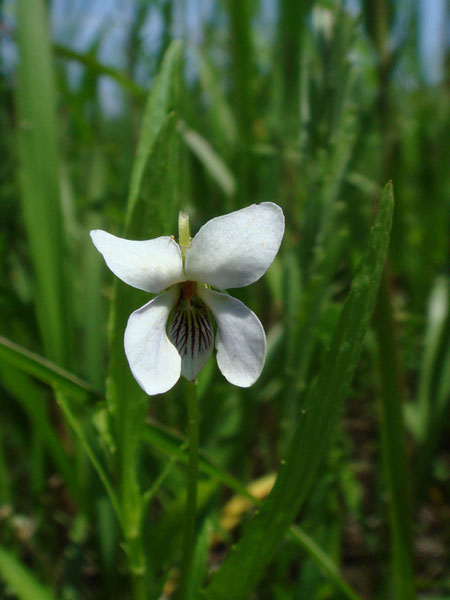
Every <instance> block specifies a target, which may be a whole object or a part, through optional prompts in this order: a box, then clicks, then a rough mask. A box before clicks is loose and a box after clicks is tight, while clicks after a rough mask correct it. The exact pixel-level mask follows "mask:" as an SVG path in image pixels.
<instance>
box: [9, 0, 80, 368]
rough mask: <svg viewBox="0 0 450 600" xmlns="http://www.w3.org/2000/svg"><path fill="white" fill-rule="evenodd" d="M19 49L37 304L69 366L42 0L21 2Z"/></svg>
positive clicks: (46, 332) (58, 354)
mask: <svg viewBox="0 0 450 600" xmlns="http://www.w3.org/2000/svg"><path fill="white" fill-rule="evenodd" d="M17 18H18V28H17V41H18V50H19V66H18V85H17V92H16V103H17V113H18V128H17V145H18V153H19V160H20V184H21V192H22V193H21V204H22V210H23V215H24V219H25V227H26V233H27V241H28V245H29V256H30V260H31V263H32V265H33V269H34V274H35V280H34V284H35V293H34V295H33V297H34V302H35V309H36V312H37V315H38V322H39V327H40V331H41V336H42V340H43V343H44V347H45V350H46V352H47V353H48V355H49V357H50V358H51V359H52V360H54V361H57V362H58V363H60V364H62V365H64V366H67V365H68V362H69V355H70V343H69V340H70V335H69V334H70V331H71V328H70V324H69V323H70V321H69V307H70V303H69V302H67V301H66V297H67V291H68V290H67V288H66V286H67V281H66V280H65V275H64V273H65V271H64V260H65V258H66V249H67V248H66V243H65V240H64V232H63V219H62V208H61V199H60V189H59V161H58V146H57V137H58V132H57V121H56V108H55V106H56V101H55V86H54V79H53V71H52V62H51V53H50V43H49V36H48V29H47V22H46V14H45V9H44V2H43V1H42V0H20V1H19V2H18V3H17Z"/></svg>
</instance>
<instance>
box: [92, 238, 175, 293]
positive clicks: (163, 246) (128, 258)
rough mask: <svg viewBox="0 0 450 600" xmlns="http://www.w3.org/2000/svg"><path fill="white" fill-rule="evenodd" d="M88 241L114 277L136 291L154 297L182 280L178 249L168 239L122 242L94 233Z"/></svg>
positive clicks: (173, 242) (172, 241)
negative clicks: (144, 292) (153, 295)
mask: <svg viewBox="0 0 450 600" xmlns="http://www.w3.org/2000/svg"><path fill="white" fill-rule="evenodd" d="M91 238H92V241H93V242H94V245H95V247H96V248H97V250H98V251H99V252H101V254H102V255H103V258H104V259H105V262H106V264H107V265H108V267H109V268H110V269H111V271H112V272H113V273H114V275H117V277H119V279H121V280H122V281H124V282H125V283H128V285H131V286H133V287H135V288H138V289H139V290H145V291H146V292H151V293H152V294H157V293H158V292H160V291H161V290H164V289H165V288H167V287H169V286H170V285H173V284H174V283H178V282H180V281H184V279H185V277H184V274H183V261H182V258H181V251H180V247H179V246H178V244H177V243H176V242H175V241H174V240H173V239H172V238H171V237H169V236H162V237H158V238H155V239H153V240H144V241H136V240H125V239H123V238H119V237H116V236H115V235H112V234H110V233H107V232H106V231H102V230H101V229H95V230H94V231H91Z"/></svg>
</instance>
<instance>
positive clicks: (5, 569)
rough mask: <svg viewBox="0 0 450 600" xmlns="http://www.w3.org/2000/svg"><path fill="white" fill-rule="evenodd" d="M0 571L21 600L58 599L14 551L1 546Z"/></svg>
mask: <svg viewBox="0 0 450 600" xmlns="http://www.w3.org/2000/svg"><path fill="white" fill-rule="evenodd" d="M0 573H1V575H2V579H3V581H5V582H6V583H7V584H8V585H9V586H11V588H12V589H13V590H14V592H15V594H16V597H17V598H19V599H20V600H56V596H54V595H53V592H51V590H49V589H48V588H46V587H44V586H43V585H42V583H40V582H39V581H38V580H37V579H36V578H35V576H34V575H33V573H32V571H31V569H30V568H28V567H26V566H25V565H24V564H23V563H22V562H20V561H19V560H18V559H17V558H16V557H15V556H14V554H13V553H12V552H10V551H9V550H7V549H6V548H2V547H0Z"/></svg>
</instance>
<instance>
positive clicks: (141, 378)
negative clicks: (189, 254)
mask: <svg viewBox="0 0 450 600" xmlns="http://www.w3.org/2000/svg"><path fill="white" fill-rule="evenodd" d="M178 293H179V290H178V286H175V287H172V288H171V289H169V290H168V291H167V292H164V293H163V294H160V295H159V296H156V298H153V300H150V302H147V304H145V305H144V306H142V307H141V308H139V309H138V310H135V311H134V312H133V313H132V314H131V315H130V318H129V319H128V323H127V327H126V329H125V337H124V346H125V354H126V356H127V359H128V363H129V365H130V369H131V372H132V373H133V377H134V378H135V379H136V381H137V382H138V384H139V385H140V386H141V388H142V389H143V390H144V391H145V392H146V393H147V394H149V395H150V396H151V395H154V394H162V393H163V392H167V390H170V388H171V387H173V386H174V385H175V384H176V382H177V381H178V379H179V377H180V372H181V358H180V355H179V354H178V352H177V349H176V348H175V346H174V345H173V344H172V343H171V342H170V341H169V338H168V337H167V333H166V327H167V321H168V318H169V313H170V311H171V310H172V308H173V306H174V304H175V302H176V300H177V297H178Z"/></svg>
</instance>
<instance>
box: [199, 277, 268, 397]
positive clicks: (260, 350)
mask: <svg viewBox="0 0 450 600" xmlns="http://www.w3.org/2000/svg"><path fill="white" fill-rule="evenodd" d="M198 294H199V296H201V298H202V299H203V300H204V302H205V304H206V305H207V306H208V307H209V308H210V310H211V311H212V313H213V315H214V318H215V319H216V322H217V333H216V348H217V364H218V365H219V369H220V370H221V372H222V375H223V376H224V377H225V379H227V380H228V381H229V382H230V383H232V384H233V385H237V386H239V387H249V386H251V385H253V384H254V383H255V381H256V380H257V379H258V377H259V376H260V374H261V371H262V368H263V366H264V360H265V357H266V334H265V333H264V329H263V326H262V325H261V322H260V320H259V319H258V317H257V316H256V315H255V313H254V312H252V311H251V310H250V309H249V308H247V307H246V306H245V304H243V303H242V302H241V301H240V300H237V299H236V298H233V297H232V296H228V295H227V294H222V293H220V292H216V291H213V290H209V289H206V288H203V289H201V288H199V290H198Z"/></svg>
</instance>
